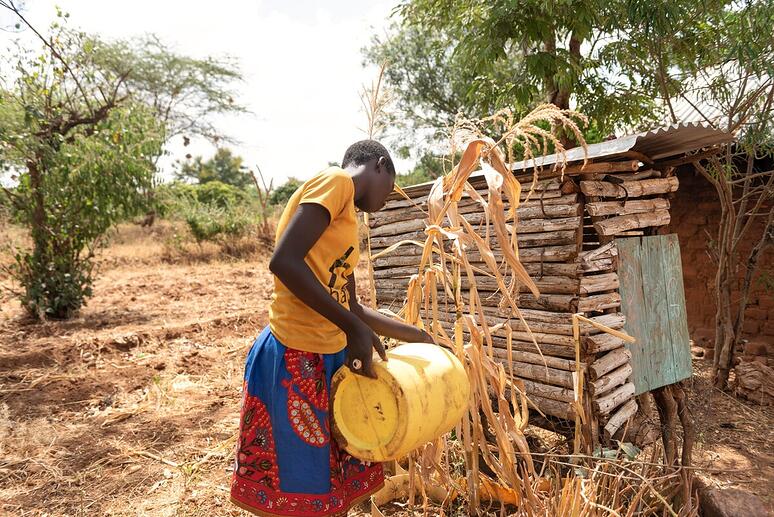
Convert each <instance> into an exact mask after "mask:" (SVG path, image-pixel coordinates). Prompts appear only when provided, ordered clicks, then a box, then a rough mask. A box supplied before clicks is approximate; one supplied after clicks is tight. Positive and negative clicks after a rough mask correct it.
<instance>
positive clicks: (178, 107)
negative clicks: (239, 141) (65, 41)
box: [91, 34, 247, 145]
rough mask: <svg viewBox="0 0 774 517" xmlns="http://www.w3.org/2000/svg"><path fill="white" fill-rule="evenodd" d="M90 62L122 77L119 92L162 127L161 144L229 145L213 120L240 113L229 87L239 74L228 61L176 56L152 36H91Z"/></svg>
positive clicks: (241, 106)
mask: <svg viewBox="0 0 774 517" xmlns="http://www.w3.org/2000/svg"><path fill="white" fill-rule="evenodd" d="M91 45H92V46H93V48H94V60H95V62H96V63H98V64H99V66H100V67H103V68H105V69H107V70H110V71H112V72H113V73H114V74H115V75H118V76H122V77H125V80H124V81H123V83H122V84H121V90H122V91H124V92H125V93H126V94H128V95H131V96H132V97H133V98H134V99H135V100H137V101H140V102H142V103H144V104H146V105H147V106H149V107H150V108H151V109H152V110H153V112H154V113H155V114H156V116H157V118H158V119H159V120H160V121H161V122H162V124H163V125H164V128H165V138H166V141H171V140H172V139H174V138H183V140H184V143H185V144H186V145H187V143H188V142H189V141H190V139H191V138H192V137H201V138H204V139H206V140H208V141H210V142H211V143H213V144H221V143H223V142H234V139H233V138H232V137H230V136H229V135H225V134H223V132H222V131H220V130H219V129H218V127H217V125H216V124H215V122H214V120H213V116H214V115H229V114H240V113H245V112H246V111H247V110H246V108H245V107H244V106H243V105H242V104H240V103H238V102H236V101H235V98H236V96H237V94H236V92H235V91H234V89H233V88H234V85H235V84H237V83H238V82H240V81H242V74H241V72H240V70H239V66H238V65H237V63H236V61H235V60H234V58H232V57H229V56H221V57H218V58H215V57H211V56H210V57H205V58H202V59H198V58H193V57H189V56H186V55H183V54H179V53H177V52H176V51H175V50H174V49H172V48H171V47H170V46H168V45H166V44H165V43H164V42H162V41H161V40H160V39H159V38H158V37H157V36H156V35H153V34H151V35H147V36H144V37H142V38H139V39H132V40H119V41H115V42H109V43H107V42H104V41H101V40H99V39H98V38H96V37H94V36H92V37H91Z"/></svg>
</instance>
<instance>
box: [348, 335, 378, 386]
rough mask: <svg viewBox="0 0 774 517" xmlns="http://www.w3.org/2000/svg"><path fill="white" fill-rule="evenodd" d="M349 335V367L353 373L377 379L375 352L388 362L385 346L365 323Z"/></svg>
mask: <svg viewBox="0 0 774 517" xmlns="http://www.w3.org/2000/svg"><path fill="white" fill-rule="evenodd" d="M346 335H347V366H348V367H349V369H350V370H352V372H353V373H356V374H358V375H363V376H365V377H370V378H372V379H375V378H376V372H375V371H374V368H373V358H374V350H376V352H377V353H378V354H379V357H381V358H382V360H384V361H386V360H387V353H386V352H385V351H384V345H383V344H382V341H381V340H380V339H379V336H377V335H376V334H375V333H374V331H373V330H371V329H370V328H369V327H368V325H366V324H364V323H359V324H357V325H355V326H354V327H353V328H352V329H351V330H350V331H348V332H347V333H346Z"/></svg>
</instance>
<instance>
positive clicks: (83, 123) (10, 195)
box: [0, 2, 164, 318]
mask: <svg viewBox="0 0 774 517" xmlns="http://www.w3.org/2000/svg"><path fill="white" fill-rule="evenodd" d="M8 5H9V4H8V3H6V2H2V3H0V7H6V8H7V7H8ZM65 17H66V16H65V15H64V14H63V13H61V12H60V13H59V20H60V21H59V22H57V23H55V24H54V25H53V26H52V30H51V33H50V34H49V35H48V36H47V37H45V38H44V37H42V36H41V41H43V42H44V49H43V52H41V53H35V52H31V51H29V50H28V49H25V48H21V47H18V46H17V47H16V48H15V49H14V52H13V54H11V55H12V56H13V57H14V60H15V63H14V65H15V71H16V74H15V75H16V79H15V81H14V82H13V83H12V84H9V85H8V86H7V87H6V88H5V89H4V90H2V91H0V162H2V163H3V164H5V165H6V166H7V167H9V168H10V169H11V170H13V171H14V172H15V173H16V174H17V175H18V187H17V188H15V189H13V190H11V189H8V188H3V189H2V195H5V196H6V197H7V199H9V200H10V203H11V204H13V206H14V209H15V211H16V213H17V214H18V217H19V219H20V220H21V221H22V222H23V223H24V224H25V225H26V226H27V227H28V228H29V230H30V236H31V240H32V249H30V250H23V251H19V252H18V253H17V254H16V261H15V265H14V266H13V268H12V273H13V274H14V276H15V278H16V279H17V280H18V281H19V283H20V284H21V286H22V288H23V291H22V292H20V293H19V294H20V298H21V301H22V302H23V304H24V307H25V308H26V309H27V310H28V311H29V312H30V314H32V315H34V316H37V317H43V316H44V315H45V316H49V317H53V318H65V317H69V316H71V315H72V314H73V313H74V312H75V311H77V310H78V309H79V308H80V307H81V305H82V304H83V303H84V300H85V298H86V297H88V296H89V295H90V294H91V285H92V264H93V262H92V258H93V256H94V249H95V247H96V246H97V245H98V244H99V242H100V239H101V237H103V236H104V234H105V232H106V231H107V230H108V229H109V228H110V227H111V226H112V225H113V224H114V223H115V222H117V221H119V220H121V219H124V218H126V217H128V216H130V215H133V214H135V213H136V212H137V211H138V209H140V208H141V207H142V206H143V205H144V203H145V199H146V197H145V192H147V190H148V189H150V188H151V186H152V180H153V175H154V171H155V168H154V159H155V158H156V157H157V156H158V155H159V154H160V153H161V147H162V143H163V136H164V131H163V127H162V125H161V124H160V123H159V122H158V121H157V120H156V118H155V116H154V114H153V113H152V112H151V110H149V109H148V108H147V107H146V106H145V105H144V104H142V103H138V102H135V101H134V100H133V99H132V98H130V97H127V96H125V95H122V94H121V93H120V91H121V87H122V85H123V82H124V80H125V77H122V76H119V75H116V74H115V73H113V72H112V71H110V70H106V69H104V68H102V67H100V66H99V64H98V63H97V62H95V61H94V59H93V55H92V53H91V48H90V45H89V38H87V37H86V35H85V34H83V33H80V32H73V31H69V30H66V29H64V28H62V27H61V26H60V25H59V24H60V23H62V21H63V20H64V19H65ZM22 20H23V18H22Z"/></svg>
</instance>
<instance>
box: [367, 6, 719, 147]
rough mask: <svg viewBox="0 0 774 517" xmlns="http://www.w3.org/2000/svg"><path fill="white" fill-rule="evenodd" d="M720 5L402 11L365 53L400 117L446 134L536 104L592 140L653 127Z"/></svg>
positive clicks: (702, 51) (705, 45)
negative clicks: (586, 131)
mask: <svg viewBox="0 0 774 517" xmlns="http://www.w3.org/2000/svg"><path fill="white" fill-rule="evenodd" d="M730 5H731V2H730V1H727V0H710V1H708V2H695V1H692V0H676V1H669V2H667V1H655V2H654V1H652V0H647V1H646V0H635V1H630V0H627V1H618V0H613V1H589V0H567V1H562V2H554V1H547V2H546V1H544V0H521V1H517V2H514V1H511V0H494V1H491V2H477V1H474V0H440V1H439V0H409V1H406V2H404V3H403V4H402V5H401V7H400V9H399V11H400V13H401V15H402V20H403V22H402V25H400V26H398V27H395V30H394V31H393V34H392V36H391V37H390V38H388V39H376V40H375V41H374V43H373V45H372V46H371V47H370V48H369V49H367V50H366V58H367V59H368V60H369V61H370V62H372V63H382V62H387V63H389V64H390V66H389V67H388V69H387V81H388V85H389V87H390V88H391V89H392V91H393V93H394V94H395V96H396V97H397V101H398V107H399V108H400V113H399V116H400V117H405V118H406V119H407V120H409V121H410V122H411V125H413V126H415V127H420V128H422V127H431V128H435V129H443V128H444V127H445V126H446V125H448V124H450V123H451V122H452V120H453V118H454V117H455V115H456V114H457V113H458V112H462V113H463V114H465V115H466V116H468V117H473V118H475V117H480V116H484V115H489V114H491V113H492V112H493V110H494V109H496V108H499V107H503V106H508V107H512V108H514V109H515V110H516V115H517V116H519V115H521V114H523V113H525V112H526V111H528V110H530V109H531V108H533V107H534V106H535V105H536V104H539V103H542V102H551V103H553V104H556V105H557V106H559V107H561V108H569V107H571V106H572V107H573V108H574V109H577V110H579V111H581V112H582V113H584V114H586V115H588V116H589V117H590V119H591V120H592V121H593V124H592V128H591V129H590V135H589V136H591V139H590V141H598V140H599V139H601V138H603V137H604V136H606V135H608V134H610V133H611V132H613V131H614V130H616V129H620V128H629V127H632V126H636V125H642V124H644V125H648V124H651V123H652V122H653V121H654V120H656V119H659V118H661V116H662V114H663V107H664V106H666V103H665V102H663V101H664V100H665V99H668V98H670V97H672V96H674V95H675V94H676V93H677V92H678V91H679V89H680V86H681V82H680V78H681V77H684V76H685V75H686V74H688V73H690V72H691V71H692V70H693V69H694V67H695V62H696V58H697V56H705V55H711V56H717V55H718V53H719V51H720V50H719V49H718V48H716V46H715V44H714V43H715V42H714V41H711V40H710V39H708V38H707V37H706V36H707V34H706V33H707V31H706V28H707V27H711V26H712V25H713V24H714V23H715V21H716V20H717V18H718V17H720V16H722V15H723V13H724V12H726V10H727V8H728V7H729V6H730Z"/></svg>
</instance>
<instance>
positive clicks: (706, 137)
mask: <svg viewBox="0 0 774 517" xmlns="http://www.w3.org/2000/svg"><path fill="white" fill-rule="evenodd" d="M733 139H734V136H733V135H732V134H731V133H727V132H725V131H721V130H719V129H715V128H712V127H709V126H708V125H707V124H704V123H699V122H688V123H683V124H674V125H671V126H667V127H662V128H658V129H652V130H650V131H645V132H643V133H637V134H634V135H627V136H622V137H620V138H616V139H614V140H607V141H605V142H600V143H598V144H591V145H589V146H588V147H587V149H588V154H587V155H586V157H587V158H588V159H597V158H613V157H615V156H617V155H621V154H622V153H625V152H627V151H637V152H640V153H643V154H644V155H646V156H648V157H649V158H651V159H652V160H660V159H663V158H669V157H672V156H679V155H682V154H685V153H688V152H690V151H696V150H698V149H703V148H705V147H710V146H714V145H718V144H724V143H728V142H730V141H732V140H733ZM565 155H566V157H567V162H568V163H569V162H577V161H582V160H583V158H584V153H583V148H582V147H576V148H573V149H570V150H569V151H567V152H566V153H565ZM558 158H559V156H558V155H556V154H549V155H546V156H541V157H538V158H535V159H534V160H527V161H521V162H516V163H514V164H513V167H512V169H513V170H514V171H520V170H524V169H531V168H532V167H534V166H535V165H536V164H537V165H543V166H545V165H552V164H554V163H556V161H557V160H558ZM481 176H483V172H482V171H476V172H474V173H473V174H471V178H477V177H481ZM431 184H432V182H427V183H420V184H417V185H412V186H410V187H404V189H403V190H404V191H405V192H406V193H407V194H408V193H414V192H420V191H424V190H426V189H427V187H428V185H431ZM393 196H397V194H393ZM396 198H397V197H396Z"/></svg>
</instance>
